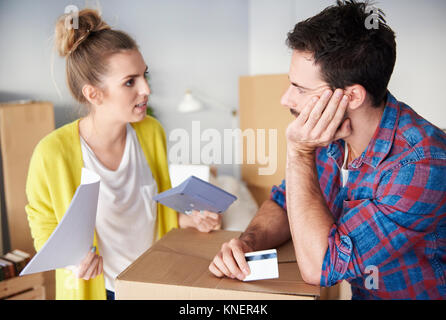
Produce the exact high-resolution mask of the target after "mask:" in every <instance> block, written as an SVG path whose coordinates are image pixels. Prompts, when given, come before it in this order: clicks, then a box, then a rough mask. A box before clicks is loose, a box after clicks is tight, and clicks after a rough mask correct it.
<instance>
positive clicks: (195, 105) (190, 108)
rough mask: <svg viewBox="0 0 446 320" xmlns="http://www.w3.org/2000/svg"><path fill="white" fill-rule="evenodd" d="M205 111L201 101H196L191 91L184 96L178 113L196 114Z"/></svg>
mask: <svg viewBox="0 0 446 320" xmlns="http://www.w3.org/2000/svg"><path fill="white" fill-rule="evenodd" d="M202 109H203V105H202V104H201V102H200V101H198V100H197V99H195V97H194V96H193V95H192V93H191V92H190V90H187V91H186V93H185V94H184V97H183V100H182V101H181V102H180V104H179V105H178V111H179V112H181V113H188V112H195V111H200V110H202Z"/></svg>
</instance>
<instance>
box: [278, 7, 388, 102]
mask: <svg viewBox="0 0 446 320" xmlns="http://www.w3.org/2000/svg"><path fill="white" fill-rule="evenodd" d="M369 8H372V7H370V6H369V3H367V2H356V1H353V0H352V1H339V0H338V1H337V5H334V6H330V7H328V8H326V9H324V10H323V11H322V12H321V13H319V14H317V15H316V16H314V17H312V18H309V19H307V20H304V21H301V22H299V23H298V24H296V26H295V27H294V30H293V31H291V32H289V33H288V38H287V45H288V46H289V47H290V48H291V49H294V50H298V51H308V52H311V53H313V55H314V60H315V63H316V64H318V65H319V66H320V69H321V73H322V78H323V80H324V81H325V82H327V83H328V84H329V85H330V86H331V87H332V89H335V88H342V89H345V88H346V87H347V86H350V85H353V84H360V85H362V86H363V87H364V88H365V89H366V90H367V92H368V94H369V96H370V98H371V100H372V104H373V105H374V106H379V105H380V104H381V102H382V101H383V100H384V99H385V97H386V92H387V85H388V84H389V80H390V76H391V75H392V72H393V68H394V66H395V60H396V43H395V33H394V32H393V31H392V29H390V27H388V26H387V24H386V21H385V20H384V17H383V16H384V13H383V12H382V11H381V10H379V9H374V10H376V11H373V14H375V13H376V15H374V17H376V18H377V19H378V21H377V22H378V23H379V24H376V25H375V26H376V27H377V28H371V27H370V26H369V27H367V23H368V22H369V23H370V21H371V17H372V16H371V15H372V11H368V10H367V9H369Z"/></svg>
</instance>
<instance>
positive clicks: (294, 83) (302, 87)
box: [288, 76, 311, 90]
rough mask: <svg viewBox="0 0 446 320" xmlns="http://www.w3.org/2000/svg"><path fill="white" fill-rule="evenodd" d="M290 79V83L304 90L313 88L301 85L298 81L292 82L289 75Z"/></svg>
mask: <svg viewBox="0 0 446 320" xmlns="http://www.w3.org/2000/svg"><path fill="white" fill-rule="evenodd" d="M288 80H290V83H291V85H292V86H293V87H296V88H300V89H304V90H311V89H310V88H305V87H304V86H301V85H299V84H297V83H296V82H292V81H291V79H290V76H288Z"/></svg>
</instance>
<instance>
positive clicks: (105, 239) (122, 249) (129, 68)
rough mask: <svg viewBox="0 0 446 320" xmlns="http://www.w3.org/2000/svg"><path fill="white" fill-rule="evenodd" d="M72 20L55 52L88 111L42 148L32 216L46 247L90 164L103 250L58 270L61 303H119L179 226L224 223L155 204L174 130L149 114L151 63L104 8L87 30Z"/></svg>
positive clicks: (34, 168)
mask: <svg viewBox="0 0 446 320" xmlns="http://www.w3.org/2000/svg"><path fill="white" fill-rule="evenodd" d="M69 18H70V17H69V16H67V15H63V16H61V17H60V19H59V20H58V22H57V24H56V30H55V45H56V48H57V49H58V52H59V54H60V55H61V56H63V57H66V75H67V82H68V87H69V89H70V91H71V93H72V95H73V97H74V98H75V99H76V100H77V101H78V102H80V103H81V104H83V105H85V106H86V107H87V108H88V114H87V116H85V117H83V118H81V119H78V120H76V121H74V122H72V123H70V124H67V125H65V126H63V127H61V128H59V129H57V130H55V131H54V132H52V133H51V134H49V135H48V136H47V137H45V138H44V139H43V140H42V141H40V142H39V144H38V145H37V147H36V149H35V150H34V153H33V156H32V159H31V162H30V168H29V172H28V180H27V186H26V193H27V197H28V205H27V206H26V212H27V215H28V220H29V224H30V228H31V233H32V236H33V239H34V245H35V247H36V250H40V248H41V247H42V246H43V245H44V243H45V242H46V241H47V239H48V238H49V236H50V235H51V233H52V232H53V231H54V229H55V228H56V226H57V224H58V223H59V222H60V220H61V219H62V217H63V215H64V213H65V211H66V210H67V209H68V206H69V204H70V202H71V200H72V197H73V195H74V192H75V190H76V188H77V187H78V186H79V184H80V178H81V170H82V167H85V168H87V169H89V170H92V171H94V172H95V173H97V174H98V175H99V176H100V177H101V185H100V191H99V200H98V210H97V219H96V229H95V236H94V243H93V244H92V245H93V247H92V250H91V252H89V253H88V254H87V256H86V257H85V259H84V260H83V261H82V262H81V264H80V265H79V266H76V268H74V269H73V268H71V269H68V268H66V269H58V270H56V298H57V299H105V298H106V297H107V298H113V297H114V280H115V278H116V276H117V275H118V274H119V273H120V272H122V271H123V270H124V269H125V268H126V267H127V266H128V265H129V264H130V263H132V262H133V261H134V260H135V259H136V258H137V257H138V256H139V255H140V254H142V253H143V252H144V251H145V250H147V249H148V248H149V247H150V246H151V245H152V243H153V242H154V241H155V240H156V239H157V238H159V237H162V236H163V235H164V234H165V233H166V232H168V231H169V230H170V229H172V228H177V227H180V228H186V227H194V228H196V229H198V230H200V231H202V232H209V231H211V230H213V229H217V228H219V226H220V224H221V219H220V215H218V214H216V213H212V212H201V213H199V212H197V211H194V212H193V214H192V215H191V216H186V215H184V214H177V212H175V211H174V210H171V209H169V208H167V207H164V206H162V205H160V204H156V203H155V202H154V201H153V200H152V198H153V196H154V195H155V194H156V193H158V192H162V191H165V190H167V189H169V188H170V187H171V185H170V178H169V173H168V167H167V157H166V139H165V133H164V130H163V128H162V127H161V125H160V123H159V122H158V121H157V120H155V119H154V118H152V117H149V116H146V105H147V101H148V98H149V95H150V88H149V86H148V84H147V81H146V73H147V65H146V63H145V62H144V59H143V57H142V56H141V53H140V52H139V50H138V47H137V45H136V43H135V41H134V40H133V39H132V38H131V37H129V36H128V35H127V34H126V33H124V32H122V31H117V30H112V29H111V28H110V27H109V26H108V25H107V24H106V23H105V22H104V21H102V19H101V17H100V16H99V14H98V13H97V12H96V11H94V10H90V9H85V10H81V11H80V12H79V16H78V19H79V20H78V26H79V28H78V29H73V28H67V26H68V23H67V19H69ZM74 270H76V271H75V272H74Z"/></svg>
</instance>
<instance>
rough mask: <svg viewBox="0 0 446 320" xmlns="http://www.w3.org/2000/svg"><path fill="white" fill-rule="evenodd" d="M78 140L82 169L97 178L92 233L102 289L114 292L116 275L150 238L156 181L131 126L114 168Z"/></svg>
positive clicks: (138, 253)
mask: <svg viewBox="0 0 446 320" xmlns="http://www.w3.org/2000/svg"><path fill="white" fill-rule="evenodd" d="M80 140H81V148H82V156H83V160H84V166H85V168H87V169H89V170H92V171H94V172H96V173H97V174H98V175H99V176H100V177H101V182H100V188H99V199H98V209H97V216H96V234H97V238H98V249H99V252H100V254H101V256H102V257H103V261H104V277H105V288H106V289H107V290H111V291H114V288H115V285H114V283H115V278H116V276H117V275H118V274H120V273H121V272H122V271H123V270H124V269H125V268H127V267H128V266H129V265H130V264H131V263H132V262H133V261H135V259H136V258H138V257H139V256H140V255H141V254H142V253H143V252H144V251H146V250H147V249H148V248H149V247H150V246H151V245H152V243H153V241H154V237H155V221H156V213H157V209H156V208H157V206H156V202H155V201H153V200H152V199H153V197H154V196H155V194H156V193H157V186H156V181H155V180H154V179H153V176H152V172H151V170H150V168H149V165H148V163H147V160H146V158H145V156H144V153H143V151H142V149H141V146H140V145H139V141H138V138H137V136H136V132H135V130H134V129H133V128H132V126H131V125H129V124H128V125H127V134H126V142H125V150H124V154H123V156H122V160H121V163H120V165H119V167H118V169H117V170H116V171H113V170H109V169H107V168H106V167H104V165H102V163H101V162H100V161H99V160H98V159H97V158H96V155H95V154H94V152H93V150H91V148H90V147H89V146H88V144H87V143H86V142H85V140H84V139H83V138H82V137H81V139H80Z"/></svg>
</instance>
